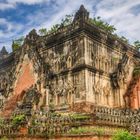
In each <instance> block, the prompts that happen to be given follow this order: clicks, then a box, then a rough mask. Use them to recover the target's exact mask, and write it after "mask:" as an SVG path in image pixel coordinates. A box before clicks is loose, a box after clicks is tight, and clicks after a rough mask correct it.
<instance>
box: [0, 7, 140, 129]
mask: <svg viewBox="0 0 140 140" xmlns="http://www.w3.org/2000/svg"><path fill="white" fill-rule="evenodd" d="M89 19H90V18H89V12H88V11H87V10H86V9H85V8H84V6H83V5H82V6H81V7H80V9H79V10H78V11H77V12H76V14H75V17H74V19H73V22H72V24H70V25H68V26H66V27H61V28H59V29H58V30H57V31H56V32H54V33H51V34H49V35H46V36H39V35H38V34H37V33H36V30H35V29H33V30H32V31H31V32H30V33H29V34H28V35H27V36H26V38H25V40H24V44H23V46H22V47H21V48H20V49H18V50H16V51H15V52H12V53H8V52H7V51H6V49H5V47H3V48H2V50H1V51H0V115H1V116H2V117H6V118H7V117H10V116H11V115H12V114H13V113H14V112H16V111H21V112H26V110H27V109H29V108H30V111H37V110H40V109H43V110H44V111H46V112H47V111H48V110H49V109H50V106H53V109H54V110H55V111H57V112H82V113H93V112H96V111H97V112H99V113H101V114H102V113H104V114H108V116H111V111H109V110H112V111H116V112H117V113H118V112H119V113H120V112H121V110H125V111H126V110H128V111H126V112H128V113H130V112H131V111H132V112H133V111H134V110H136V112H137V113H136V114H138V112H139V111H138V109H139V108H140V76H139V75H138V74H137V73H138V71H139V65H140V53H139V52H138V51H137V50H135V49H134V47H133V46H131V45H129V44H127V43H125V42H124V41H122V40H121V39H118V38H116V37H115V36H114V35H112V34H110V33H107V32H105V31H104V30H103V29H100V28H98V27H96V26H95V25H93V24H91V23H90V22H89ZM98 109H99V110H98ZM93 110H94V111H93ZM103 110H108V111H103ZM27 112H28V111H27ZM28 113H29V112H28ZM117 113H116V114H117ZM119 113H118V116H119ZM109 114H110V115H109ZM132 114H133V113H132ZM134 114H135V113H134ZM114 115H115V114H114ZM126 115H127V114H126ZM101 116H102V115H101ZM124 116H125V115H124ZM102 117H103V116H102ZM118 118H119V117H118ZM118 126H119V125H118ZM122 126H126V124H122ZM122 126H121V127H122ZM135 128H137V127H136V126H135ZM137 131H138V130H137Z"/></svg>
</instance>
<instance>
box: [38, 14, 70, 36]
mask: <svg viewBox="0 0 140 140" xmlns="http://www.w3.org/2000/svg"><path fill="white" fill-rule="evenodd" d="M72 20H73V15H66V16H65V18H63V19H62V20H61V23H60V24H55V25H53V26H52V27H51V29H49V30H48V29H46V28H41V29H39V34H40V35H41V36H45V35H48V34H51V33H53V32H56V31H57V30H58V29H59V28H61V27H65V26H68V25H70V24H71V23H72Z"/></svg>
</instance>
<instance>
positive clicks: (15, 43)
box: [12, 37, 24, 52]
mask: <svg viewBox="0 0 140 140" xmlns="http://www.w3.org/2000/svg"><path fill="white" fill-rule="evenodd" d="M23 41H24V37H20V38H18V39H16V40H13V43H12V50H13V52H14V51H16V50H18V49H19V48H20V47H21V46H22V44H23Z"/></svg>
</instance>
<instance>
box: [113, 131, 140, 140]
mask: <svg viewBox="0 0 140 140" xmlns="http://www.w3.org/2000/svg"><path fill="white" fill-rule="evenodd" d="M112 140H140V138H138V137H136V136H134V135H132V134H131V133H129V132H128V131H118V132H117V133H116V134H115V135H114V136H113V138H112Z"/></svg>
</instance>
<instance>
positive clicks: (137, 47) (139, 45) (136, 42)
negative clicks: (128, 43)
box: [133, 40, 140, 50]
mask: <svg viewBox="0 0 140 140" xmlns="http://www.w3.org/2000/svg"><path fill="white" fill-rule="evenodd" d="M133 44H134V47H135V49H137V50H139V49H140V41H139V40H137V41H135V42H134V43H133Z"/></svg>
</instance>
